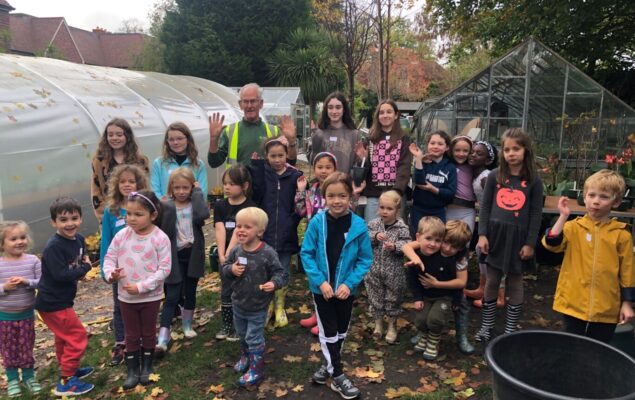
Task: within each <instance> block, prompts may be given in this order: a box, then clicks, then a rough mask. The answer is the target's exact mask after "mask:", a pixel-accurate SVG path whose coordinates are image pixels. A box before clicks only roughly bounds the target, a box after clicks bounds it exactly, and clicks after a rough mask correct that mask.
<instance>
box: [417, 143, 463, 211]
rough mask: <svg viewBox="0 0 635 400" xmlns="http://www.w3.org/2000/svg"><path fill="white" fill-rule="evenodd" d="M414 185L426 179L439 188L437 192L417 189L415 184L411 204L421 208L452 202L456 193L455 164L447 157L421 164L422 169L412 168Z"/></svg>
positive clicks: (421, 183) (445, 204) (423, 182)
mask: <svg viewBox="0 0 635 400" xmlns="http://www.w3.org/2000/svg"><path fill="white" fill-rule="evenodd" d="M413 181H414V185H423V184H425V183H426V181H428V182H430V183H431V184H433V185H434V186H436V187H437V188H439V194H434V193H432V192H430V191H427V190H423V189H419V188H418V187H416V186H415V189H414V192H413V193H412V204H413V205H414V206H417V207H418V208H419V209H421V210H430V209H435V210H437V209H439V208H443V207H445V206H447V205H448V204H450V203H452V200H453V199H454V195H455V194H456V165H454V163H452V162H451V161H450V160H449V159H448V157H446V156H443V158H442V159H441V161H439V162H438V163H437V162H434V161H432V162H430V163H428V164H423V169H417V168H415V169H414V174H413Z"/></svg>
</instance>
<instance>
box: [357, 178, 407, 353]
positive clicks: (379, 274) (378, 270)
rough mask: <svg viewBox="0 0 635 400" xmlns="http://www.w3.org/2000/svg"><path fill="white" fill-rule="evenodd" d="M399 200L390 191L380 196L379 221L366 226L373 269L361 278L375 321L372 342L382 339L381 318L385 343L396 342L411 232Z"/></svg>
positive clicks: (375, 220)
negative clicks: (405, 251) (400, 213)
mask: <svg viewBox="0 0 635 400" xmlns="http://www.w3.org/2000/svg"><path fill="white" fill-rule="evenodd" d="M399 210H401V196H400V195H399V193H397V192H396V191H394V190H389V191H387V192H384V193H382V195H381V196H379V218H376V219H374V220H372V221H370V223H369V224H368V232H369V234H370V241H371V245H372V246H373V266H372V267H371V269H370V272H369V273H368V274H366V276H365V277H364V285H365V287H366V292H367V293H368V304H369V307H370V312H371V313H372V314H373V317H374V318H375V329H374V331H373V338H374V339H375V340H379V339H381V337H382V336H383V333H384V328H383V322H384V317H386V318H387V320H388V329H387V330H386V342H388V343H390V344H392V343H395V341H396V340H397V328H396V326H395V322H396V320H397V317H398V316H399V315H400V314H401V311H402V310H401V302H402V300H403V294H404V292H405V291H406V271H405V269H404V267H403V258H404V255H403V252H402V251H401V248H402V247H403V245H404V244H406V243H408V242H410V231H409V229H408V225H406V224H405V223H404V222H403V221H402V220H401V218H399Z"/></svg>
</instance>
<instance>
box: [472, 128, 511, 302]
mask: <svg viewBox="0 0 635 400" xmlns="http://www.w3.org/2000/svg"><path fill="white" fill-rule="evenodd" d="M468 162H469V164H470V166H471V167H472V170H473V173H474V180H473V181H472V188H473V190H474V195H475V196H476V201H477V203H478V204H479V205H480V204H483V192H484V191H485V182H487V176H488V175H489V173H490V171H491V170H492V169H494V168H496V167H497V166H498V152H497V150H496V148H495V147H494V146H493V145H492V144H491V143H489V142H486V141H483V140H479V141H476V142H474V145H473V146H472V153H470V158H469V159H468ZM476 251H477V253H479V260H480V250H478V249H476ZM478 268H479V273H480V283H479V285H478V288H476V289H473V290H468V289H465V290H464V291H463V292H464V293H465V295H466V296H467V297H469V298H471V299H474V303H472V304H474V306H476V307H479V308H481V307H483V292H484V290H485V282H486V281H487V276H486V273H487V264H486V263H484V262H481V261H479V263H478ZM501 297H502V298H501ZM504 299H505V289H502V296H501V290H500V289H499V296H498V300H502V301H503V302H504Z"/></svg>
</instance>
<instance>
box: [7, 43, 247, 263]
mask: <svg viewBox="0 0 635 400" xmlns="http://www.w3.org/2000/svg"><path fill="white" fill-rule="evenodd" d="M213 112H220V113H221V114H223V115H224V116H225V122H226V123H231V122H235V121H238V120H239V119H240V118H241V116H242V113H241V112H240V109H239V107H238V96H237V94H236V92H235V91H232V90H231V89H230V88H227V87H224V86H222V85H219V84H218V83H215V82H212V81H207V80H205V79H200V78H194V77H185V76H170V75H166V74H160V73H152V72H137V71H130V70H122V69H115V68H105V67H96V66H90V65H80V64H74V63H70V62H67V61H61V60H55V59H48V58H36V57H22V56H16V55H9V54H0V163H1V167H0V222H1V221H5V220H14V219H22V220H25V221H27V222H28V223H29V225H30V226H31V229H32V230H33V232H34V235H35V243H36V251H38V250H41V249H42V247H43V246H44V244H45V243H46V239H47V238H48V237H49V236H50V235H51V234H52V232H53V231H52V228H51V226H50V224H49V219H50V217H49V216H48V207H49V205H50V203H51V202H52V201H53V200H54V199H55V198H56V197H58V196H61V195H64V196H72V197H75V198H77V199H78V200H79V201H80V203H81V204H82V208H83V216H84V223H83V225H82V233H84V234H86V235H88V234H92V233H94V232H96V230H97V228H98V224H97V220H96V218H95V216H94V213H93V210H92V206H91V201H90V177H91V159H92V157H93V155H94V154H95V150H96V148H97V142H98V141H99V139H100V136H101V133H102V131H103V129H104V127H105V125H106V123H107V122H108V121H110V120H111V119H113V118H124V119H126V120H127V121H128V122H129V123H130V125H131V126H132V129H133V130H134V134H135V137H136V138H137V141H138V143H139V147H140V149H141V151H142V152H143V154H145V155H146V156H147V157H148V158H149V159H150V160H153V159H154V158H156V157H157V156H159V155H160V152H161V145H162V142H163V137H164V134H165V130H166V128H167V126H168V125H169V124H170V123H172V122H176V121H181V122H184V123H186V124H187V125H188V126H189V128H190V129H191V130H192V134H193V136H194V138H195V141H196V143H197V146H198V151H199V158H201V159H202V160H203V162H204V163H206V152H207V147H208V144H209V127H208V122H207V116H208V115H210V113H213ZM223 170H224V169H223V168H216V169H208V179H209V182H208V184H209V185H208V186H209V189H210V191H211V190H213V189H214V188H215V186H218V185H219V184H220V174H222V171H223Z"/></svg>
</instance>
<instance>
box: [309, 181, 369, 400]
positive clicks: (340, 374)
mask: <svg viewBox="0 0 635 400" xmlns="http://www.w3.org/2000/svg"><path fill="white" fill-rule="evenodd" d="M321 190H322V196H323V197H324V198H325V200H326V209H325V210H324V211H321V212H320V213H318V214H317V215H316V216H314V217H313V218H312V219H311V221H310V222H309V225H308V227H307V230H306V233H305V235H304V241H303V243H302V250H301V252H300V255H301V257H302V265H303V266H304V271H305V272H306V275H307V277H308V279H309V288H310V290H311V292H312V294H313V301H314V303H315V312H316V315H317V319H318V327H319V340H320V344H321V348H322V353H323V355H324V359H325V365H322V366H321V367H320V369H319V370H318V371H317V372H315V373H314V374H313V381H314V382H316V383H318V384H325V383H326V380H327V379H328V378H329V377H333V380H332V382H331V389H333V390H334V391H336V392H338V393H340V395H342V397H344V398H346V399H352V398H355V397H357V396H358V395H359V389H357V388H356V387H355V386H353V384H352V383H351V381H350V380H349V379H348V378H347V377H346V375H344V371H343V369H342V360H341V350H342V343H343V342H344V339H345V338H346V334H347V332H348V327H349V325H350V321H351V316H352V311H353V299H354V295H355V292H356V290H357V286H358V285H359V283H360V282H361V281H362V279H363V278H364V275H365V274H366V273H367V272H368V270H369V269H370V266H371V264H372V261H373V250H372V248H371V245H370V237H369V236H368V229H367V228H366V223H365V222H364V220H363V219H362V218H361V217H359V216H357V215H356V214H355V213H353V212H352V211H351V209H350V202H351V198H352V193H353V183H352V181H351V178H350V176H348V175H347V174H345V173H343V172H334V173H332V174H331V175H329V176H328V178H326V180H325V181H324V182H323V183H322V187H321Z"/></svg>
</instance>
